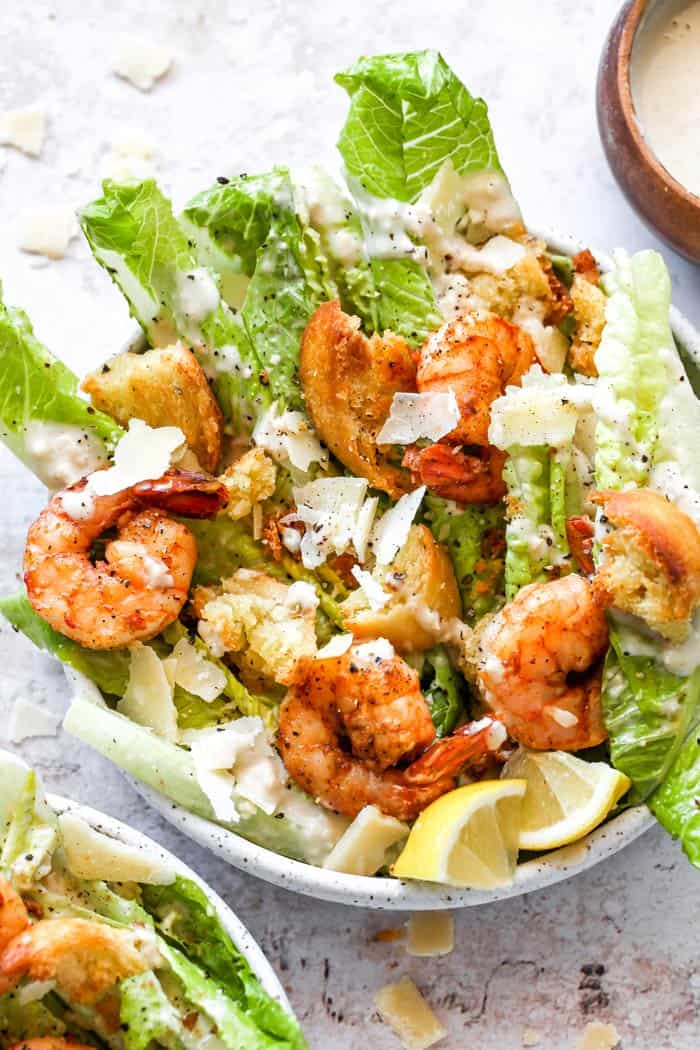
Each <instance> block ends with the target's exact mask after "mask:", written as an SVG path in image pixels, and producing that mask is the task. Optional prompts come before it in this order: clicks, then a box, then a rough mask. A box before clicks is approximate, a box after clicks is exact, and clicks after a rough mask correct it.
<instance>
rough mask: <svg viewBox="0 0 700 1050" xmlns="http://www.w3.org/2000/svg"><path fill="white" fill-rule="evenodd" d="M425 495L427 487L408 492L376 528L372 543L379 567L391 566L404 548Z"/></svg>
mask: <svg viewBox="0 0 700 1050" xmlns="http://www.w3.org/2000/svg"><path fill="white" fill-rule="evenodd" d="M424 495H425V485H421V486H420V488H418V489H415V491H414V492H407V493H406V495H405V496H402V497H401V499H400V500H398V502H397V503H395V504H394V506H393V507H391V508H390V509H389V510H388V511H387V512H386V514H385V515H384V516H383V517H382V518H380V519H379V521H378V522H377V524H376V525H375V526H374V529H373V531H372V540H371V543H372V548H373V550H374V556H375V558H376V560H377V564H378V565H389V564H390V563H391V562H392V561H393V560H394V558H395V557H396V555H397V554H398V552H399V551H400V550H401V548H402V547H403V545H404V543H405V542H406V540H407V539H408V532H409V529H410V528H411V525H412V524H413V519H414V518H415V516H416V514H417V513H418V508H419V507H420V505H421V502H422V500H423V496H424Z"/></svg>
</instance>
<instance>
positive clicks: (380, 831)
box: [323, 806, 409, 875]
mask: <svg viewBox="0 0 700 1050" xmlns="http://www.w3.org/2000/svg"><path fill="white" fill-rule="evenodd" d="M408 832H409V827H408V824H404V823H402V821H400V820H396V819H395V818H394V817H389V816H387V815H386V814H384V813H382V812H381V810H379V809H378V808H377V807H376V806H365V807H364V808H363V809H361V810H360V812H359V813H358V814H357V816H356V817H355V819H354V820H353V822H352V824H351V825H350V826H349V828H348V829H347V830H346V831H345V833H344V834H343V835H342V836H341V837H340V839H339V840H338V842H337V843H336V844H335V846H334V847H333V849H332V850H331V852H330V853H329V854H328V856H327V857H326V859H325V861H324V862H323V867H324V868H330V869H332V870H333V871H343V872H345V873H346V874H348V875H374V874H375V873H376V872H377V871H379V869H380V868H382V867H384V865H385V864H387V863H388V858H387V850H389V849H390V848H391V847H392V846H395V845H396V843H397V842H402V841H403V840H404V839H405V838H406V837H407V836H408Z"/></svg>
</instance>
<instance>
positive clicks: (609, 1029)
mask: <svg viewBox="0 0 700 1050" xmlns="http://www.w3.org/2000/svg"><path fill="white" fill-rule="evenodd" d="M619 1042H620V1036H619V1033H618V1031H617V1029H616V1028H615V1025H613V1024H603V1022H602V1021H589V1022H588V1024H587V1025H586V1027H585V1028H584V1030H583V1032H582V1033H581V1035H580V1036H579V1038H578V1040H577V1042H576V1050H614V1048H615V1047H616V1046H617V1045H618V1044H619Z"/></svg>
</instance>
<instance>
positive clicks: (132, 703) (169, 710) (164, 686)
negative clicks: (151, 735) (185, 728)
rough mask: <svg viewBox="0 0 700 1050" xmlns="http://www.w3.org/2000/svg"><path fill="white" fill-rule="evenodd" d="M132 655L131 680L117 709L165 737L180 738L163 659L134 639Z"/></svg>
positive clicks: (168, 738) (171, 692)
mask: <svg viewBox="0 0 700 1050" xmlns="http://www.w3.org/2000/svg"><path fill="white" fill-rule="evenodd" d="M130 654H131V655H130V660H129V681H128V683H127V687H126V690H125V692H124V696H123V697H122V698H121V700H120V701H119V703H118V704H117V711H119V713H120V714H122V715H125V716H126V717H127V718H130V719H131V720H132V722H137V723H138V724H139V725H142V726H147V727H148V728H149V729H152V730H153V731H154V732H155V733H157V734H158V735H159V736H162V737H164V738H165V739H166V740H170V741H171V742H173V741H175V740H177V709H176V707H175V704H174V702H173V687H172V685H171V684H170V682H169V681H168V676H167V675H166V673H165V668H164V667H163V662H162V661H161V659H160V658H159V656H158V654H157V653H156V652H155V650H154V649H152V648H151V647H150V645H144V644H143V642H134V644H133V645H132V646H131V648H130Z"/></svg>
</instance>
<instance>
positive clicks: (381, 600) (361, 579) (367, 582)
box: [350, 565, 391, 612]
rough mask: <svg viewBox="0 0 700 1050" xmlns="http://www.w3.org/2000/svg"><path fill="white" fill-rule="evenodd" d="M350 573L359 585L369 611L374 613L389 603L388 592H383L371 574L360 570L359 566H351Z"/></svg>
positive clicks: (389, 596)
mask: <svg viewBox="0 0 700 1050" xmlns="http://www.w3.org/2000/svg"><path fill="white" fill-rule="evenodd" d="M350 572H351V573H352V575H353V576H354V577H355V579H356V580H357V582H358V584H359V585H360V589H361V590H362V593H363V594H364V596H365V598H366V599H367V601H368V603H369V607H370V609H373V610H374V611H375V612H376V611H377V610H378V609H383V608H384V606H385V605H386V603H387V602H388V601H391V595H390V594H389V592H388V591H385V590H384V588H383V587H382V585H381V584H380V583H378V582H377V580H375V579H374V577H373V576H372V574H371V573H369V572H366V571H365V569H361V568H360V566H359V565H353V567H352V569H351V570H350Z"/></svg>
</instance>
